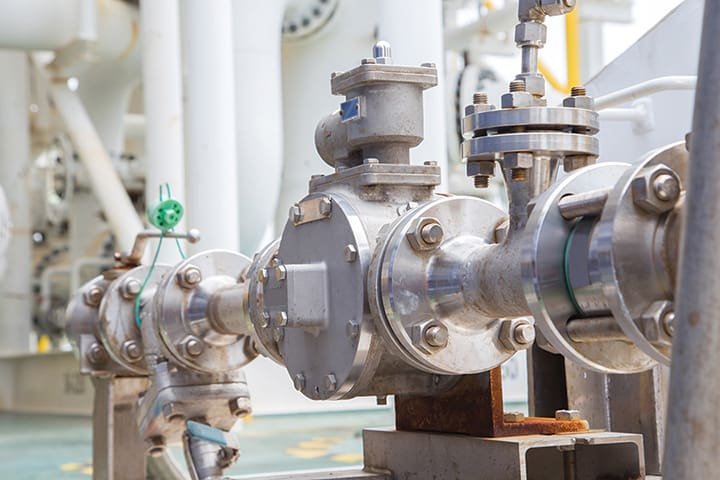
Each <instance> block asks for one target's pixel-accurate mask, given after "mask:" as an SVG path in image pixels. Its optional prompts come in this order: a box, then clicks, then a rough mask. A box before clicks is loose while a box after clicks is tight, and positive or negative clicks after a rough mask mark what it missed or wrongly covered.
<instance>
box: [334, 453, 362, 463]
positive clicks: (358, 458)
mask: <svg viewBox="0 0 720 480" xmlns="http://www.w3.org/2000/svg"><path fill="white" fill-rule="evenodd" d="M330 460H332V461H333V462H340V463H362V461H363V456H362V453H338V454H337V455H333V456H332V457H330Z"/></svg>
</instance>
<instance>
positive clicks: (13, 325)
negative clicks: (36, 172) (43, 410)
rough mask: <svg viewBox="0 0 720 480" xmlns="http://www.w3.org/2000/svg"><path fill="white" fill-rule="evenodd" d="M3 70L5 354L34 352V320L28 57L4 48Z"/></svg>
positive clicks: (0, 334)
mask: <svg viewBox="0 0 720 480" xmlns="http://www.w3.org/2000/svg"><path fill="white" fill-rule="evenodd" d="M3 15H4V12H3ZM0 71H2V72H3V74H2V75H0V185H2V188H3V189H4V190H5V194H6V197H7V203H8V207H9V210H10V220H11V222H12V223H11V228H10V235H11V236H10V243H9V245H8V250H7V257H6V258H7V265H6V269H5V274H4V275H3V276H2V277H0V352H1V353H3V354H5V353H20V352H23V353H24V352H27V351H28V348H29V338H30V329H31V321H32V300H33V298H32V290H31V275H32V267H31V265H32V263H31V262H32V242H31V239H30V235H31V234H32V216H31V212H30V208H31V201H30V190H29V183H30V181H29V179H28V169H29V167H30V132H29V128H28V126H29V121H30V120H29V118H28V116H29V113H28V112H29V109H28V105H29V103H30V94H29V91H28V88H29V82H30V75H29V69H28V59H27V55H25V54H24V53H21V52H11V51H0Z"/></svg>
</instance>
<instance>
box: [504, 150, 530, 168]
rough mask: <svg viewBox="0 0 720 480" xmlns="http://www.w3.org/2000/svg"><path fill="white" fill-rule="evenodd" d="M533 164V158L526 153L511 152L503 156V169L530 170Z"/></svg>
mask: <svg viewBox="0 0 720 480" xmlns="http://www.w3.org/2000/svg"><path fill="white" fill-rule="evenodd" d="M534 164H535V156H534V155H533V154H532V153H527V152H513V153H506V154H505V155H503V167H505V168H532V167H533V165H534Z"/></svg>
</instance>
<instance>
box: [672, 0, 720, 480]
mask: <svg viewBox="0 0 720 480" xmlns="http://www.w3.org/2000/svg"><path fill="white" fill-rule="evenodd" d="M718 36H720V2H717V1H716V0H706V1H705V13H704V22H703V30H702V46H701V49H700V62H699V63H700V67H699V73H698V88H697V93H696V95H695V115H694V119H693V135H692V142H691V145H690V162H689V181H688V188H687V196H686V199H685V202H686V203H685V223H684V225H683V229H682V240H681V252H682V253H681V257H680V274H679V283H678V288H677V292H676V295H675V298H676V299H677V305H676V310H675V315H676V320H677V321H676V322H675V323H676V325H675V338H674V341H673V352H672V369H671V373H670V396H669V404H668V421H667V429H666V432H667V437H666V443H665V458H664V461H663V467H664V469H663V470H664V471H663V477H664V478H671V479H673V480H684V479H688V480H690V479H697V478H714V477H716V476H717V450H718V446H720V415H718V411H717V409H718V399H720V376H719V375H718V372H717V366H718V365H719V364H720V294H719V293H718V292H720V255H718V251H717V246H718V245H719V244H720V228H718V225H720V128H719V127H718V126H719V125H720V101H718V98H717V85H718V84H720V55H718V54H717V38H718Z"/></svg>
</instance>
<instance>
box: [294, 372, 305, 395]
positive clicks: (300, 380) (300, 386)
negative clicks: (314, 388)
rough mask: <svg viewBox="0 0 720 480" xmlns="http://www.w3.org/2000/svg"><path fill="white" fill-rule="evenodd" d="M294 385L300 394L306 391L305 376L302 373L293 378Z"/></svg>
mask: <svg viewBox="0 0 720 480" xmlns="http://www.w3.org/2000/svg"><path fill="white" fill-rule="evenodd" d="M293 385H294V386H295V390H297V391H298V392H302V391H303V390H305V375H304V374H302V373H298V374H296V375H295V376H294V377H293Z"/></svg>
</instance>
